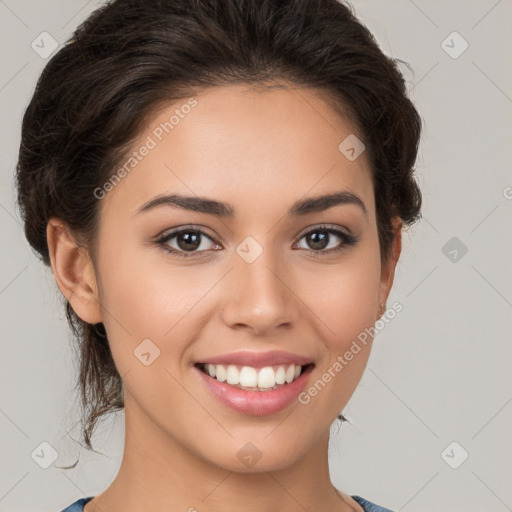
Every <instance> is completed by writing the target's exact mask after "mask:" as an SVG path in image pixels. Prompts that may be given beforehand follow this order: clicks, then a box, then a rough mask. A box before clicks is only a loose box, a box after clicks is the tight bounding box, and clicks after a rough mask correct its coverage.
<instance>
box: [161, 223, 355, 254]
mask: <svg viewBox="0 0 512 512" xmlns="http://www.w3.org/2000/svg"><path fill="white" fill-rule="evenodd" d="M190 232H192V233H199V234H200V235H201V237H203V236H204V237H206V238H209V239H210V240H211V241H212V242H214V243H217V242H215V240H213V238H212V237H211V236H210V235H208V234H207V233H205V232H204V231H203V230H202V229H199V228H193V227H188V228H187V227H186V228H181V229H179V230H176V231H171V232H169V233H165V234H163V235H162V236H160V237H159V238H158V239H157V240H155V243H156V244H157V245H158V246H159V247H161V248H162V249H163V250H164V251H166V252H168V253H171V254H173V255H176V256H178V257H180V258H197V256H195V254H200V253H202V252H207V251H190V252H187V251H181V250H177V249H174V248H172V247H169V245H167V242H169V241H170V240H172V239H173V238H175V237H176V236H177V235H179V234H181V233H190ZM317 232H324V233H329V234H333V235H336V236H337V237H339V238H340V239H341V240H342V243H341V245H339V246H338V247H336V248H334V249H328V250H314V249H303V250H306V251H308V252H310V253H313V254H314V255H315V256H319V255H320V256H321V255H322V254H333V253H336V252H338V251H341V250H343V249H346V248H347V247H351V246H354V245H355V244H356V243H357V241H358V238H357V237H356V236H354V235H349V234H348V233H346V232H344V231H341V230H339V229H337V228H335V227H331V226H329V225H326V224H322V225H319V226H316V227H315V228H313V229H310V230H309V231H306V232H305V233H303V234H302V235H301V237H300V238H299V241H300V240H302V239H303V238H304V237H305V236H307V235H309V234H311V233H317ZM200 257H204V256H200Z"/></svg>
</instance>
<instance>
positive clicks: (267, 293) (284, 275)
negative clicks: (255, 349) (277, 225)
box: [222, 250, 299, 336]
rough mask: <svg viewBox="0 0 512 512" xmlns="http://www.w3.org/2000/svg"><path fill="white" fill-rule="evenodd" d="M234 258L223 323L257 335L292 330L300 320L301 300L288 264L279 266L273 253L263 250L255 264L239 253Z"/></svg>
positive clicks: (223, 312)
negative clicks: (297, 294)
mask: <svg viewBox="0 0 512 512" xmlns="http://www.w3.org/2000/svg"><path fill="white" fill-rule="evenodd" d="M234 258H235V268H233V270H232V271H231V272H230V273H229V277H228V282H227V284H226V289H225V290H226V292H225V293H226V299H225V301H224V303H223V308H222V319H223V321H224V323H225V324H226V325H227V326H228V327H230V328H233V329H238V330H244V329H245V330H248V331H250V332H252V334H255V335H258V336H263V335H266V336H268V335H271V334H272V333H273V331H276V330H278V328H279V329H284V328H286V327H288V328H290V327H291V326H292V325H293V324H294V323H295V322H296V320H297V318H298V313H299V312H298V298H297V296H296V295H295V294H294V293H293V283H292V282H290V275H291V273H290V272H289V271H288V272H285V268H284V265H285V264H284V263H283V262H280V263H279V264H278V262H277V261H276V259H275V258H274V257H273V256H272V254H271V251H270V250H264V251H263V253H262V254H261V255H260V256H259V257H258V258H257V259H256V260H255V261H253V262H252V263H248V262H246V261H244V260H243V259H242V258H240V257H239V256H238V255H237V254H235V255H234Z"/></svg>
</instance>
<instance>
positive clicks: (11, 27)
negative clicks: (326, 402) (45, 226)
mask: <svg viewBox="0 0 512 512" xmlns="http://www.w3.org/2000/svg"><path fill="white" fill-rule="evenodd" d="M352 4H353V5H354V7H355V9H356V13H357V14H358V16H359V17H360V18H361V19H362V20H363V22H365V23H366V24H367V25H368V27H369V28H370V30H371V31H372V32H373V33H374V34H375V36H376V38H377V40H378V41H379V44H380V45H381V47H382V49H383V50H384V51H385V52H386V53H387V54H388V55H392V56H393V57H397V58H400V59H402V60H405V61H407V62H408V63H410V65H411V66H412V69H413V71H414V73H411V72H410V71H409V70H408V69H407V68H406V67H405V66H403V67H402V69H403V71H404V73H405V76H406V79H407V81H408V84H409V89H410V91H411V97H412V99H413V101H414V102H415V103H416V105H417V107H418V109H419V111H420V112H421V115H422V118H423V119H424V122H425V128H424V134H423V141H422V145H421V148H420V154H419V159H418V166H417V169H418V180H419V182H420V186H421V187H422V190H423V193H424V201H425V202H424V208H423V215H424V216H423V219H422V220H421V221H420V222H419V223H418V224H416V225H415V226H414V227H413V229H412V230H411V231H409V233H408V234H406V235H405V237H404V248H403V254H402V258H401V261H400V262H399V267H398V269H397V275H396V281H395V286H394V289H393V291H392V294H391V297H390V300H389V302H388V304H392V303H393V301H399V302H400V303H402V304H403V311H402V312H400V313H399V314H398V315H397V316H396V318H395V319H394V320H393V321H391V323H389V324H388V325H387V326H386V327H385V328H384V329H383V330H382V331H381V332H380V333H379V334H378V336H377V338H376V340H375V344H374V349H373V352H372V355H371V358H370V361H369V364H368V368H367V371H366V373H365V375H364V376H363V378H362V381H361V383H360V385H359V386H358V388H357V390H356V392H355V394H354V396H353V398H352V399H351V401H350V403H349V405H348V406H347V407H346V409H345V411H344V413H345V415H346V416H347V417H348V418H349V419H350V420H351V422H352V424H345V425H344V426H343V427H342V428H341V429H340V428H338V427H336V426H333V429H332V431H333V437H332V442H331V451H330V461H331V467H332V478H333V482H334V484H335V485H336V486H337V487H338V488H340V489H342V490H343V491H345V492H348V493H351V494H358V495H361V496H363V497H366V498H367V499H370V500H372V501H375V502H376V503H379V504H382V505H386V506H388V507H389V508H392V509H394V510H396V511H402V510H403V511H406V512H418V511H434V510H435V511H452V512H456V511H461V512H462V511H464V512H473V511H477V510H478V511H481V510H485V511H488V512H491V511H496V512H502V511H503V512H504V511H506V510H512V485H511V483H512V438H511V435H510V432H511V429H510V426H511V424H512V404H511V402H512V385H511V383H512V372H511V371H510V367H511V359H512V358H511V355H512V343H511V336H510V335H511V332H512V329H511V327H512V326H511V319H512V315H511V308H512V287H511V284H512V279H511V277H512V276H511V274H512V266H511V265H510V262H511V259H510V257H511V255H512V250H511V249H512V247H511V246H512V237H511V236H510V235H511V233H512V230H511V228H512V216H511V209H512V200H511V198H512V188H510V187H512V176H511V174H510V164H511V160H512V159H511V146H512V144H511V135H512V130H511V125H512V116H511V112H512V99H511V98H512V71H511V67H510V50H511V48H512V46H511V39H512V36H511V31H510V26H511V21H512V2H511V0H499V1H496V0H480V1H476V0H473V1H462V0H461V1H455V0H451V1H445V0H435V1H427V0H415V1H413V0H388V1H386V2H383V1H379V0H353V2H352ZM97 5H99V3H98V2H82V1H69V0H67V1H66V0H51V1H45V2H36V1H33V0H32V1H29V0H18V1H16V0H0V14H1V35H0V37H1V40H2V59H1V77H0V102H1V113H2V115H1V119H2V122H1V136H0V140H1V141H2V151H1V152H0V159H1V169H2V174H1V176H2V181H1V188H0V223H1V247H2V251H1V262H0V314H1V317H2V323H1V342H2V347H1V355H2V357H1V358H0V365H1V369H0V379H1V382H0V386H1V387H0V390H1V396H0V429H1V437H0V460H1V465H0V511H12V512H15V511H35V510H40V511H58V510H61V509H62V508H64V506H67V505H69V504H70V503H71V502H72V501H74V500H76V499H78V498H79V497H82V496H85V495H94V494H97V493H99V492H101V491H103V490H104V489H105V488H106V487H107V486H108V484H109V483H110V481H111V480H112V479H113V478H114V477H115V475H116V473H117V470H118V467H119V464H120V461H121V456H122V449H123V441H124V438H123V436H124V432H123V415H122V414H120V415H118V416H117V417H111V418H110V419H108V420H106V421H105V422H104V423H103V424H102V425H101V429H100V432H99V434H98V435H97V436H96V438H95V446H96V447H97V449H99V450H101V451H102V452H103V453H104V455H96V454H90V453H88V452H87V451H86V450H85V449H82V448H81V447H80V446H79V445H78V444H77V443H76V442H75V441H74V440H73V439H78V438H79V437H78V436H79V431H78V426H77V420H78V415H77V413H78V409H77V407H76V405H75V395H74V391H73V385H74V383H75V378H76V368H75V363H74V360H73V358H72V351H71V348H70V341H69V335H68V330H67V324H66V322H65V317H64V312H63V309H62V307H61V303H60V299H59V297H58V293H57V288H56V285H55V283H54V279H53V276H52V274H51V272H50V271H49V270H45V269H44V268H43V265H42V264H41V263H40V262H39V261H38V260H37V259H36V257H35V256H34V255H33V254H32V252H31V250H30V248H29V246H28V244H27V242H26V241H25V239H24V236H23V232H22V226H21V223H20V220H19V216H18V212H17V210H16V208H15V203H14V201H15V194H14V188H13V181H12V177H13V169H14V166H15V162H16V156H17V150H18V145H19V132H20V125H21V117H22V113H23V111H24V109H25V107H26V106H27V103H28V100H29V98H30V96H31V94H32V92H33V89H34V86H35V82H36V79H37V77H38V75H39V73H40V72H41V70H42V68H43V66H44V65H45V62H46V59H45V58H43V57H41V56H40V55H39V54H38V53H37V52H36V51H35V50H33V49H32V47H31V43H32V41H34V40H35V41H36V43H37V41H41V38H38V36H39V34H41V32H43V31H46V32H48V33H49V34H51V36H52V37H53V38H55V40H56V41H58V42H59V43H62V42H64V41H65V40H66V39H67V37H68V36H69V35H70V34H71V32H72V31H73V30H74V29H75V27H76V26H77V25H78V23H79V22H80V21H81V20H82V19H84V18H85V17H86V16H87V15H88V14H89V13H90V12H91V11H92V10H93V9H94V8H95V7H96V6H97ZM454 31H457V32H458V33H459V34H460V35H461V36H462V38H464V40H466V41H467V42H468V44H469V47H468V48H467V50H466V51H465V52H463V53H462V54H461V55H457V54H458V53H459V52H460V50H461V49H462V48H463V46H462V44H463V41H462V40H461V39H458V36H453V35H452V36H450V34H452V32H454ZM448 36H450V37H448ZM44 37H47V36H44ZM447 37H448V39H447ZM445 40H446V42H445V43H443V41H445ZM46 41H47V43H48V41H49V40H46ZM39 45H40V46H41V47H42V46H43V44H41V43H39ZM45 47H46V48H48V46H47V45H46V44H45ZM40 51H42V50H40ZM449 53H451V54H452V55H449ZM456 55H457V58H454V56H456ZM507 187H508V188H507ZM453 237H456V239H455V240H452V238H453ZM450 240H451V241H450ZM446 244H448V245H446ZM464 247H466V248H467V253H466V254H463V248H464ZM454 250H455V251H456V253H455V252H453V251H454ZM67 432H69V435H68V433H67ZM42 442H47V443H50V444H51V445H52V446H53V447H54V448H55V449H56V450H57V452H58V458H57V460H56V461H55V462H54V464H53V465H50V466H49V467H48V468H47V469H43V468H41V467H40V466H39V465H38V464H36V462H35V461H34V459H33V458H32V456H31V454H32V453H33V452H34V451H37V450H40V449H41V448H40V444H41V443H42ZM453 442H456V443H457V444H456V445H451V443H453ZM449 445H451V446H449ZM43 446H44V445H43ZM447 447H448V449H447ZM446 449H447V450H446ZM466 452H467V454H468V455H469V456H468V458H467V459H466V460H465V461H464V462H463V463H462V464H461V462H462V460H463V457H464V455H465V453H466ZM77 457H80V462H79V464H78V465H77V466H76V467H75V468H74V469H71V470H69V471H63V470H60V469H57V468H56V467H55V466H65V465H67V464H72V463H74V462H75V461H76V459H77ZM450 464H451V466H457V465H459V464H460V465H459V467H458V468H456V469H454V467H451V466H450Z"/></svg>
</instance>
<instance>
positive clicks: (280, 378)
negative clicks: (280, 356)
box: [276, 366, 286, 384]
mask: <svg viewBox="0 0 512 512" xmlns="http://www.w3.org/2000/svg"><path fill="white" fill-rule="evenodd" d="M285 381H286V370H285V369H284V366H280V367H279V368H278V369H277V372H276V384H284V383H285Z"/></svg>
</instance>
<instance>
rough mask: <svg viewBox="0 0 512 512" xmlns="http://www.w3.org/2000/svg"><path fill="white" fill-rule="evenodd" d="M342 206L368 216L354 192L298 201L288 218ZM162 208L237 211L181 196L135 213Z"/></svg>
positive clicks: (161, 199) (229, 214) (230, 214)
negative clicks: (354, 206)
mask: <svg viewBox="0 0 512 512" xmlns="http://www.w3.org/2000/svg"><path fill="white" fill-rule="evenodd" d="M340 204H354V205H356V206H358V207H359V208H361V210H362V211H363V213H364V214H365V215H367V214H368V213H367V210H366V206H365V205H364V203H363V201H362V200H361V199H360V198H359V197H358V196H356V195H355V194H353V193H352V192H347V191H340V192H334V193H332V194H327V195H323V196H317V197H310V198H307V199H303V200H300V201H297V202H296V203H294V204H293V205H292V207H291V208H290V210H289V211H288V216H290V217H298V216H303V215H308V214H311V213H316V212H321V211H324V210H327V209H329V208H332V207H333V206H337V205H340ZM160 206H171V207H178V208H182V209H184V210H191V211H195V212H201V213H206V214H209V215H215V216H217V217H224V218H228V217H229V218H234V217H235V209H234V208H233V206H231V205H229V204H227V203H221V202H219V201H215V200H214V199H208V198H205V197H197V196H196V197H194V196H183V195H180V194H171V195H159V196H156V197H154V198H153V199H151V200H149V201H148V202H146V203H144V204H143V205H142V207H141V208H139V210H137V212H136V213H135V215H138V214H140V213H143V212H147V211H149V210H153V209H154V208H157V207H160Z"/></svg>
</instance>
